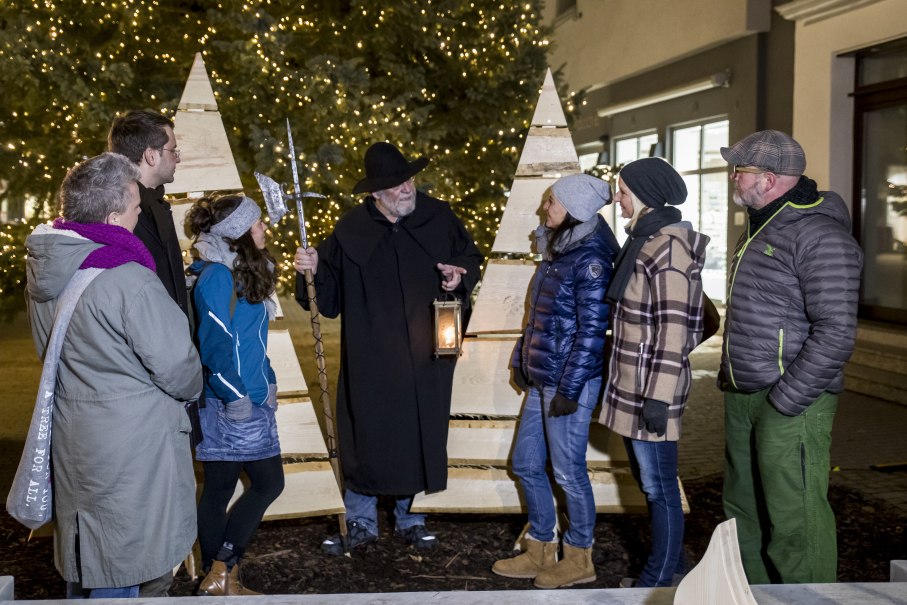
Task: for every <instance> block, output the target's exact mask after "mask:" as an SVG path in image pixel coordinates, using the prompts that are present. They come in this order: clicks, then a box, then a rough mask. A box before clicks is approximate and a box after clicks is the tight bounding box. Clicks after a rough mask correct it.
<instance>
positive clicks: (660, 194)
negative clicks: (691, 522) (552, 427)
mask: <svg viewBox="0 0 907 605" xmlns="http://www.w3.org/2000/svg"><path fill="white" fill-rule="evenodd" d="M686 194H687V191H686V186H685V185H684V182H683V179H682V178H681V177H680V175H679V174H677V172H676V171H675V170H674V168H673V167H671V165H670V164H668V163H667V162H666V161H664V160H662V159H661V158H644V159H641V160H637V161H635V162H631V163H629V164H627V165H626V166H624V168H623V170H621V172H620V175H619V178H618V191H617V192H616V193H615V200H616V201H617V202H618V203H619V204H620V207H621V214H622V216H623V217H624V218H630V219H631V221H630V224H629V225H628V226H627V232H628V234H629V235H630V237H629V238H628V239H627V241H626V243H625V244H624V246H623V248H622V249H621V251H620V255H619V256H618V258H617V262H616V263H615V269H614V275H613V277H612V279H611V284H610V285H609V287H608V291H607V293H606V294H605V299H606V300H607V301H608V302H609V303H610V304H611V305H612V306H611V308H612V319H611V325H612V331H613V334H614V348H613V350H612V353H611V362H610V368H609V377H608V384H607V386H606V387H605V395H604V403H603V406H602V414H601V417H600V419H599V421H600V422H601V423H602V424H604V425H606V426H607V427H608V428H610V429H611V430H613V431H614V432H616V433H617V434H619V435H622V436H623V437H624V443H625V445H626V448H627V454H628V455H629V458H630V467H631V470H632V471H633V476H634V477H635V478H636V480H637V482H638V483H639V485H640V488H641V489H642V491H643V492H644V493H645V494H646V501H647V504H648V506H649V514H650V516H651V520H652V533H653V536H652V553H651V555H650V556H649V560H648V562H647V563H646V566H645V568H644V569H643V572H642V574H641V575H640V577H639V579H638V580H634V579H630V578H626V579H624V580H623V581H621V586H671V585H672V583H673V581H674V579H675V574H676V575H678V576H680V575H682V574H683V573H684V571H685V570H684V561H683V556H682V552H683V511H682V509H681V500H680V489H679V487H678V483H677V441H678V439H680V420H681V417H682V416H683V410H684V406H685V405H686V400H687V396H688V395H689V392H690V384H691V376H690V360H689V353H690V351H691V350H692V349H693V348H694V347H695V346H696V345H697V344H699V341H700V340H701V338H702V325H703V324H702V316H703V299H702V279H701V277H700V273H701V271H702V266H703V263H704V262H705V248H706V244H707V243H708V241H709V238H708V237H706V236H705V235H703V234H701V233H698V232H696V231H694V230H693V228H692V226H691V225H690V224H689V223H687V222H682V221H681V218H682V217H681V213H680V211H679V210H678V209H677V208H674V207H673V206H675V205H677V204H682V203H683V202H684V201H685V200H686Z"/></svg>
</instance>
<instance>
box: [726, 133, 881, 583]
mask: <svg viewBox="0 0 907 605" xmlns="http://www.w3.org/2000/svg"><path fill="white" fill-rule="evenodd" d="M721 155H722V157H724V159H725V160H726V161H727V162H728V164H729V165H730V170H731V172H730V179H731V180H732V181H733V183H734V201H735V202H736V203H737V204H738V205H740V206H744V207H746V209H747V213H748V215H749V221H748V228H747V231H746V233H744V234H743V235H742V236H741V238H740V241H738V242H737V248H736V251H735V253H734V258H733V261H732V265H731V270H730V274H729V275H730V276H729V279H728V302H727V316H726V320H725V330H724V347H723V352H722V357H721V371H720V372H719V375H718V386H719V388H721V389H722V390H723V391H724V393H725V444H726V465H725V475H724V510H725V514H726V515H727V516H728V517H731V518H735V519H736V521H737V534H738V539H739V542H740V551H741V554H742V556H743V566H744V569H745V570H746V575H747V579H748V580H749V582H750V583H751V584H766V583H770V582H775V583H777V582H782V583H801V582H834V581H835V580H836V576H837V539H836V530H835V518H834V513H833V512H832V510H831V506H830V505H829V503H828V498H827V492H828V472H829V467H830V461H829V459H830V454H829V448H830V445H831V428H832V421H833V420H834V414H835V410H836V408H837V402H838V393H840V392H841V391H842V390H843V369H844V364H845V363H846V362H847V360H848V359H849V358H850V355H851V353H852V352H853V347H854V340H855V338H856V323H857V319H856V315H857V303H858V299H859V289H860V272H861V270H862V266H863V253H862V251H861V250H860V247H859V245H858V244H857V242H856V240H854V238H853V236H852V235H851V226H850V218H849V211H848V209H847V207H846V206H845V204H844V201H843V200H842V199H841V197H840V196H839V195H837V194H835V193H833V192H826V191H823V192H819V191H817V188H816V183H815V182H814V181H812V180H810V179H808V178H807V177H805V176H803V172H804V170H805V168H806V156H805V154H804V152H803V149H802V148H801V147H800V145H799V144H798V143H797V142H796V141H795V140H794V139H792V138H791V137H790V136H788V135H787V134H785V133H783V132H779V131H777V130H765V131H761V132H757V133H754V134H752V135H750V136H748V137H746V138H745V139H743V140H742V141H740V142H738V143H736V144H735V145H733V146H732V147H730V148H728V147H722V148H721Z"/></svg>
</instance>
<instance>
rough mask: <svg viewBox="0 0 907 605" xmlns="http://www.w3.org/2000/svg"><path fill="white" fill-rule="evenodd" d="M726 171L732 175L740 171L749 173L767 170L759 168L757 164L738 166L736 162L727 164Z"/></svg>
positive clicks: (759, 172) (760, 172)
mask: <svg viewBox="0 0 907 605" xmlns="http://www.w3.org/2000/svg"><path fill="white" fill-rule="evenodd" d="M728 172H729V173H730V174H731V176H733V175H735V174H739V173H741V172H748V173H749V174H763V173H765V172H768V170H765V169H763V168H759V167H758V166H740V165H738V164H731V165H730V166H728Z"/></svg>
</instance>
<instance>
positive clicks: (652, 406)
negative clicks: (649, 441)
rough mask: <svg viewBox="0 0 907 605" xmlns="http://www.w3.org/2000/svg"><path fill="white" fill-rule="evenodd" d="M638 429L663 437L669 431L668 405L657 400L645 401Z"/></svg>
mask: <svg viewBox="0 0 907 605" xmlns="http://www.w3.org/2000/svg"><path fill="white" fill-rule="evenodd" d="M637 428H638V429H639V430H643V429H645V430H647V431H649V432H650V433H655V434H656V435H658V436H659V437H663V436H664V434H665V432H667V430H668V404H667V403H665V402H664V401H658V400H657V399H646V400H645V401H643V404H642V414H640V416H639V423H638V424H637Z"/></svg>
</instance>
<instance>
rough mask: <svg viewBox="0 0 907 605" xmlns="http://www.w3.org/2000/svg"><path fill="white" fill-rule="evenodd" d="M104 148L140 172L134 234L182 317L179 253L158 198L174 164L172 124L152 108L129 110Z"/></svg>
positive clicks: (177, 158) (176, 161)
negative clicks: (138, 206) (152, 260)
mask: <svg viewBox="0 0 907 605" xmlns="http://www.w3.org/2000/svg"><path fill="white" fill-rule="evenodd" d="M107 147H108V149H110V151H113V152H114V153H119V154H121V155H125V156H126V157H127V158H129V159H130V160H132V161H133V162H135V163H136V165H137V166H138V167H139V170H140V171H141V174H142V176H141V177H140V178H139V196H140V197H141V203H140V207H141V209H142V213H141V214H140V215H139V222H138V224H137V225H136V226H135V231H134V233H135V235H136V236H137V237H138V238H139V239H140V240H142V243H144V244H145V247H146V248H148V251H149V252H151V256H152V257H153V258H154V264H155V266H156V267H157V276H158V277H159V278H160V279H161V282H162V283H163V284H164V287H165V288H166V289H167V293H168V294H169V295H170V298H172V299H173V300H174V302H176V304H177V305H179V308H180V309H182V310H183V313H185V314H186V315H187V316H188V315H189V305H188V293H187V291H186V274H185V272H184V270H183V256H182V252H181V251H180V243H179V238H178V237H177V235H176V228H175V227H174V225H173V215H172V213H171V211H170V204H169V203H168V202H165V201H164V184H165V183H172V182H173V175H174V173H175V172H176V165H177V164H179V163H180V151H179V149H177V147H176V137H175V136H174V134H173V122H172V121H171V120H170V119H169V118H167V117H166V116H163V115H161V114H159V113H155V112H153V111H144V110H137V111H130V112H129V113H127V114H126V115H124V116H120V117H118V118H116V119H114V121H113V125H112V126H111V127H110V133H109V134H108V135H107Z"/></svg>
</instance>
